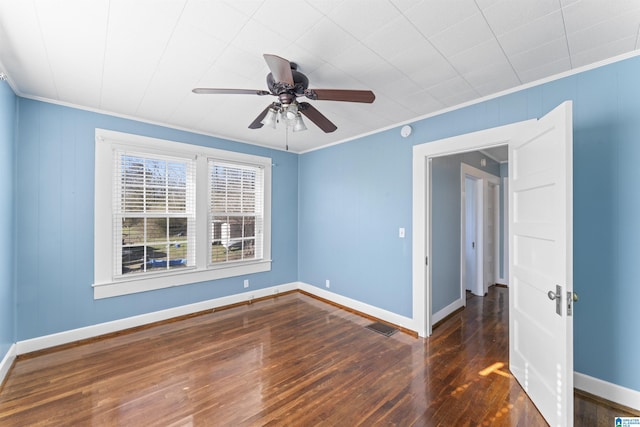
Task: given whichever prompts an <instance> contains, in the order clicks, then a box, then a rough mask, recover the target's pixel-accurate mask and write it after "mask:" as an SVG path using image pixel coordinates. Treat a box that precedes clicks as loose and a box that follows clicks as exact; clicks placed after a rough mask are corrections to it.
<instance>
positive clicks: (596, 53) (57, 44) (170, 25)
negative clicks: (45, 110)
mask: <svg viewBox="0 0 640 427" xmlns="http://www.w3.org/2000/svg"><path fill="white" fill-rule="evenodd" d="M639 29H640V2H639V1H631V0H608V1H604V0H520V1H513V0H446V1H445V0H429V1H426V0H348V1H342V0H306V1H303V0H266V1H260V0H243V1H222V0H216V1H212V0H136V1H130V0H57V1H55V2H52V1H49V0H22V1H3V2H0V71H3V72H5V73H6V74H7V75H8V76H9V82H10V83H11V85H12V87H13V88H14V89H15V91H16V92H17V93H18V94H19V95H21V96H26V97H33V98H37V99H45V100H51V101H52V102H59V103H65V104H72V105H77V106H78V107H80V108H91V109H100V110H103V111H104V112H106V113H113V114H118V115H126V116H130V117H132V118H135V119H139V120H147V121H153V122H157V123H161V124H165V125H167V126H173V127H178V128H183V129H190V130H193V131H196V132H201V133H206V134H211V135H217V136H221V137H224V138H228V139H231V140H236V141H245V142H249V143H252V144H258V145H263V146H267V147H274V148H278V149H283V148H284V146H285V144H286V140H287V139H288V142H289V147H290V149H291V150H293V151H297V152H303V151H306V150H310V149H314V148H318V147H321V146H324V145H327V144H332V143H335V142H341V141H345V140H349V139H352V138H355V137H358V136H359V135H363V134H368V133H371V132H375V131H377V130H381V129H384V128H387V127H390V126H394V125H397V124H399V123H404V122H409V121H412V120H415V119H417V118H419V117H423V116H425V115H429V114H433V113H435V112H437V111H439V110H442V109H444V108H450V107H455V106H457V105H459V104H461V103H465V102H469V101H474V100H476V99H478V98H481V97H485V96H491V95H493V94H495V93H498V92H501V91H504V90H509V89H513V88H516V87H518V86H519V85H522V84H525V83H530V82H534V81H536V80H539V79H546V78H550V77H553V76H554V75H556V74H559V73H563V72H566V71H570V70H572V69H575V68H577V67H582V66H588V65H590V64H593V63H598V62H600V61H603V60H607V59H610V58H613V57H616V56H618V55H629V54H633V52H634V51H636V50H637V49H638V40H639V37H640V33H639ZM265 53H268V54H276V55H279V56H282V57H284V58H286V59H288V60H290V61H292V62H296V63H297V64H298V67H299V68H298V69H299V71H301V72H303V73H304V74H305V75H306V76H307V77H308V78H309V81H310V83H309V87H310V88H316V89H369V90H372V91H373V92H374V93H375V94H376V100H375V102H374V103H373V104H364V103H347V102H338V101H313V100H307V99H306V98H301V99H300V101H302V100H306V101H308V102H309V103H310V104H312V105H313V106H314V107H316V108H317V109H318V110H319V111H321V112H322V113H323V114H324V115H325V116H326V117H327V118H328V119H329V120H331V121H333V122H334V123H335V124H336V125H337V126H338V129H337V130H336V131H335V132H333V133H329V134H325V133H324V132H322V131H321V130H320V129H319V128H318V127H316V126H315V125H314V124H313V123H311V122H310V121H309V120H308V119H307V120H306V124H307V127H308V130H307V131H305V132H298V133H296V134H292V133H290V134H289V135H288V136H287V133H286V132H285V129H284V128H282V127H281V128H279V129H277V130H273V129H266V128H262V129H255V130H252V129H249V128H248V125H249V124H250V123H251V122H252V121H253V120H254V118H255V117H256V116H257V115H258V114H259V113H260V112H261V111H263V110H264V108H265V107H266V106H267V105H269V104H270V103H271V102H273V101H274V100H275V99H276V98H274V97H273V96H256V95H196V94H194V93H192V92H191V89H192V88H195V87H217V88H238V89H256V90H267V84H266V76H267V74H268V73H269V67H268V66H267V64H266V62H265V61H264V59H263V57H262V55H263V54H265Z"/></svg>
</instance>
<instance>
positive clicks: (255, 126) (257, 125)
mask: <svg viewBox="0 0 640 427" xmlns="http://www.w3.org/2000/svg"><path fill="white" fill-rule="evenodd" d="M271 107H273V104H269V105H267V108H265V109H264V110H262V112H261V113H260V114H258V117H256V118H255V120H254V121H252V122H251V124H250V125H249V129H260V128H261V127H262V126H264V125H263V124H262V119H264V117H265V116H266V115H267V112H268V111H269V108H271Z"/></svg>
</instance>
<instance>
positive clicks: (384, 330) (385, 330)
mask: <svg viewBox="0 0 640 427" xmlns="http://www.w3.org/2000/svg"><path fill="white" fill-rule="evenodd" d="M366 328H367V329H371V330H372V331H373V332H377V333H379V334H382V335H384V336H385V337H390V336H391V335H393V334H395V333H396V332H398V330H397V329H396V328H394V327H393V326H389V325H387V324H385V323H382V322H375V323H372V324H370V325H368V326H366Z"/></svg>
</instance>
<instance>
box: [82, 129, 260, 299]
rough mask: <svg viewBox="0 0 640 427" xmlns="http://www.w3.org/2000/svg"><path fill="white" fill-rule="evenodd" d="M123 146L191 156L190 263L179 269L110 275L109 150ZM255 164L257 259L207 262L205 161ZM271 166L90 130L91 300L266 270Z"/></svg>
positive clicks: (202, 149)
mask: <svg viewBox="0 0 640 427" xmlns="http://www.w3.org/2000/svg"><path fill="white" fill-rule="evenodd" d="M117 149H126V150H129V151H131V150H133V151H139V152H143V153H147V154H158V155H162V156H174V157H189V156H192V157H194V158H195V159H196V266H195V268H190V269H185V270H182V269H180V270H174V271H167V272H159V273H157V274H156V273H146V274H145V275H144V276H138V275H136V276H135V277H134V276H131V277H128V276H119V277H114V267H113V265H114V261H115V259H114V256H115V255H114V254H115V248H114V242H113V234H112V233H113V203H112V197H113V194H114V192H113V190H114V188H113V168H114V165H115V162H114V161H113V155H114V154H113V153H114V150H117ZM210 157H215V158H218V159H224V160H227V161H230V162H237V163H245V164H247V163H248V164H255V165H260V166H262V167H263V168H264V200H263V204H264V231H263V239H264V240H263V244H264V247H263V257H262V259H260V260H250V261H239V262H233V263H231V262H230V263H224V264H222V265H219V264H218V265H209V264H208V259H207V256H208V255H207V254H208V244H209V239H208V238H206V236H207V233H208V221H207V218H208V209H209V202H208V200H209V199H208V185H207V179H208V173H209V171H208V159H209V158H210ZM271 165H272V160H271V158H269V157H262V156H256V155H251V154H244V153H238V152H234V151H226V150H220V149H216V148H209V147H203V146H198V145H192V144H186V143H182V142H174V141H168V140H163V139H157V138H151V137H145V136H140V135H134V134H127V133H122V132H116V131H111V130H106V129H99V128H96V131H95V194H94V208H95V210H94V283H93V285H92V286H93V291H94V293H93V296H94V299H101V298H109V297H114V296H119V295H127V294H132V293H137V292H145V291H150V290H155V289H163V288H168V287H173V286H181V285H187V284H191V283H198V282H205V281H211V280H217V279H224V278H229V277H236V276H242V275H246V274H254V273H260V272H265V271H270V270H271Z"/></svg>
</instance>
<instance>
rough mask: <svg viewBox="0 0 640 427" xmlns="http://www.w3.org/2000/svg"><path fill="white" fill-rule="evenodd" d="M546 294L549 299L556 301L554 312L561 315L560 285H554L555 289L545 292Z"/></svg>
mask: <svg viewBox="0 0 640 427" xmlns="http://www.w3.org/2000/svg"><path fill="white" fill-rule="evenodd" d="M547 296H548V297H549V299H550V300H551V301H553V300H555V301H556V314H557V315H558V316H560V317H562V286H560V285H556V291H555V292H553V291H549V292H547Z"/></svg>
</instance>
